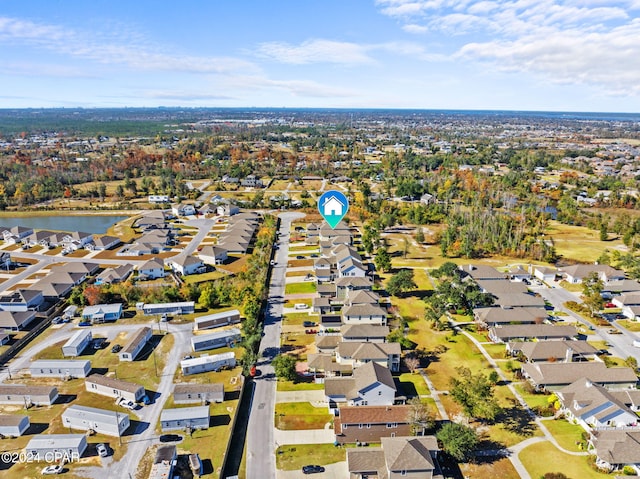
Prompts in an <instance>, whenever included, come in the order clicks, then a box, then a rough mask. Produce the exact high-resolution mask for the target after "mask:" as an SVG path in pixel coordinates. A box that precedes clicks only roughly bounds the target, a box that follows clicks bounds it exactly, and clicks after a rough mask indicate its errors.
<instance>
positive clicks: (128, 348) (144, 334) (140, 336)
mask: <svg viewBox="0 0 640 479" xmlns="http://www.w3.org/2000/svg"><path fill="white" fill-rule="evenodd" d="M152 335H153V332H152V331H151V328H149V327H148V326H145V327H144V328H140V329H138V330H137V331H136V332H135V333H134V335H133V336H132V337H131V339H130V340H129V342H128V343H127V344H126V345H125V347H124V348H122V350H121V351H120V353H119V354H118V356H119V358H120V361H135V360H136V358H137V357H138V355H139V354H140V352H141V351H142V350H143V349H144V347H145V346H146V344H147V342H148V341H149V340H150V339H151V336H152Z"/></svg>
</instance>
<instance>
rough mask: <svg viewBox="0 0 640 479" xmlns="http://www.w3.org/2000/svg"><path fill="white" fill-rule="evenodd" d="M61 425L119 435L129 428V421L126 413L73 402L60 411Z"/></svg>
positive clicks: (108, 434)
mask: <svg viewBox="0 0 640 479" xmlns="http://www.w3.org/2000/svg"><path fill="white" fill-rule="evenodd" d="M62 425H63V426H64V427H68V428H69V429H80V430H83V431H93V432H96V433H98V434H105V435H107V436H115V437H120V436H122V435H123V434H124V432H125V431H126V430H127V429H128V428H129V425H130V422H129V415H128V414H124V413H121V412H118V411H109V410H107V409H98V408H95V407H87V406H78V405H75V404H74V405H72V406H69V407H68V408H67V409H66V410H65V411H64V412H63V413H62Z"/></svg>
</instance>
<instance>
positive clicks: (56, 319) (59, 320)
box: [51, 316, 62, 324]
mask: <svg viewBox="0 0 640 479" xmlns="http://www.w3.org/2000/svg"><path fill="white" fill-rule="evenodd" d="M60 323H62V318H61V317H60V316H56V317H55V318H53V319H52V320H51V324H60Z"/></svg>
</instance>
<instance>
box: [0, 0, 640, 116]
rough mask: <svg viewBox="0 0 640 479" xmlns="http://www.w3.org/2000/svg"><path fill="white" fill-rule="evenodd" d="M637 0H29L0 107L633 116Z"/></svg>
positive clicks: (0, 32)
mask: <svg viewBox="0 0 640 479" xmlns="http://www.w3.org/2000/svg"><path fill="white" fill-rule="evenodd" d="M639 39H640V0H626V1H615V0H493V1H492V0H483V1H474V0H316V1H303V0H215V1H213V0H211V1H205V0H202V1H196V0H184V1H182V2H163V1H157V0H155V1H150V0H127V1H121V0H107V1H105V0H92V1H81V0H25V1H24V2H2V6H1V7H0V86H1V88H0V107H75V106H83V107H121V106H122V107H124V106H129V107H135V106H161V105H162V106H185V107H189V106H215V107H225V106H228V107H250V106H256V107H342V108H351V107H354V108H427V109H431V108H434V109H509V110H553V111H562V110H565V111H609V112H611V111H614V112H615V111H619V112H639V111H640V40H639Z"/></svg>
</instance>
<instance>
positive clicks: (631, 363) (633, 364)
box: [624, 356, 638, 370]
mask: <svg viewBox="0 0 640 479" xmlns="http://www.w3.org/2000/svg"><path fill="white" fill-rule="evenodd" d="M624 364H626V365H627V367H629V368H632V369H634V370H636V369H638V360H637V359H636V358H634V357H633V356H629V357H627V359H625V360H624Z"/></svg>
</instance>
